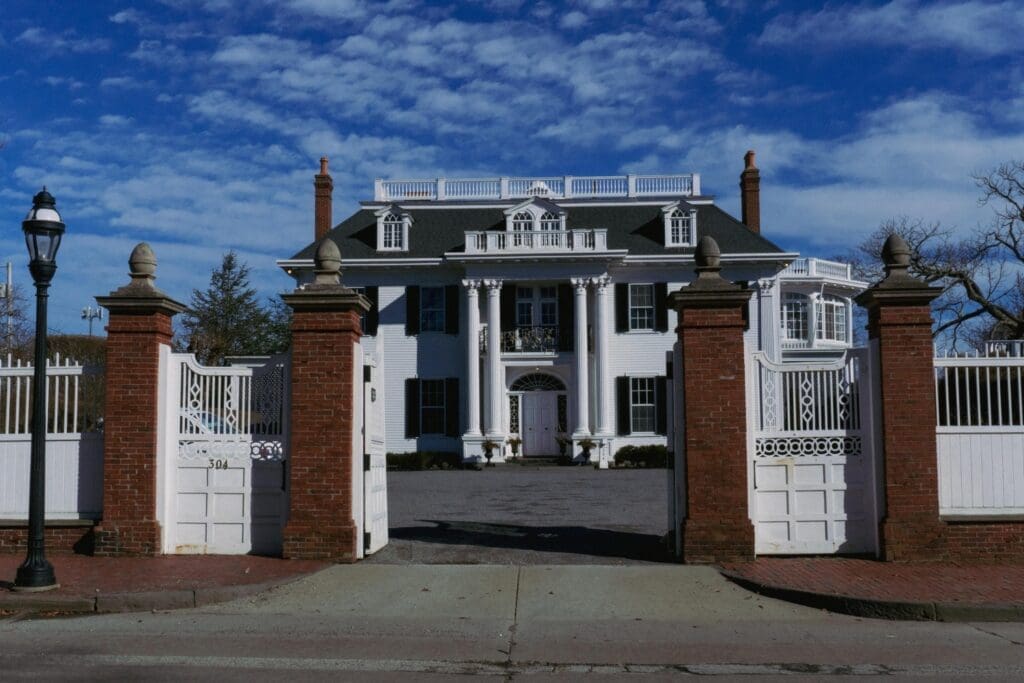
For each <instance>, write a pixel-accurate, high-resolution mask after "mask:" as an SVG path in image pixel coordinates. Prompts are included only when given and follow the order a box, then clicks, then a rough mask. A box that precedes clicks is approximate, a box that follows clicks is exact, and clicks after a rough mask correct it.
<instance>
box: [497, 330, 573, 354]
mask: <svg viewBox="0 0 1024 683" xmlns="http://www.w3.org/2000/svg"><path fill="white" fill-rule="evenodd" d="M556 351H558V326H557V325H544V326H537V327H525V326H524V327H517V328H516V329H514V330H509V331H506V332H502V333H501V352H502V353H554V352H556ZM480 352H481V353H487V329H486V327H485V328H484V329H481V330H480Z"/></svg>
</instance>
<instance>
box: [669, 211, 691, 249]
mask: <svg viewBox="0 0 1024 683" xmlns="http://www.w3.org/2000/svg"><path fill="white" fill-rule="evenodd" d="M668 236H669V244H670V245H674V246H680V245H683V246H685V245H688V244H691V243H692V240H693V218H692V217H691V215H690V214H689V213H685V212H684V211H683V210H682V209H676V210H675V211H673V212H672V213H671V214H670V215H669V218H668Z"/></svg>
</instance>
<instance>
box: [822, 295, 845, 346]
mask: <svg viewBox="0 0 1024 683" xmlns="http://www.w3.org/2000/svg"><path fill="white" fill-rule="evenodd" d="M816 307H817V311H816V313H817V318H818V323H817V328H818V329H817V330H816V334H817V337H818V339H821V340H823V341H834V342H847V341H849V340H848V339H847V333H846V308H847V306H846V300H844V299H842V298H840V297H838V296H835V295H834V294H826V295H824V296H822V297H820V298H819V299H818V302H817V304H816Z"/></svg>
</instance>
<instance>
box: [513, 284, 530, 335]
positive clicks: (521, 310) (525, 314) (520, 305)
mask: <svg viewBox="0 0 1024 683" xmlns="http://www.w3.org/2000/svg"><path fill="white" fill-rule="evenodd" d="M516 325H517V326H519V327H531V326H532V325H533V287H516Z"/></svg>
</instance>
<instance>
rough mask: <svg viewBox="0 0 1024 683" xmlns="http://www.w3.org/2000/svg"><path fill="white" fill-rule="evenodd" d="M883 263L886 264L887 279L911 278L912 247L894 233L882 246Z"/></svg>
mask: <svg viewBox="0 0 1024 683" xmlns="http://www.w3.org/2000/svg"><path fill="white" fill-rule="evenodd" d="M882 263H884V264H885V278H886V279H889V278H891V277H895V278H905V277H910V274H909V273H908V272H907V271H908V270H910V246H909V245H908V244H907V241H906V240H905V239H903V238H902V237H900V236H899V235H897V234H896V233H892V234H891V235H889V237H887V238H886V240H885V244H884V245H883V246H882Z"/></svg>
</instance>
